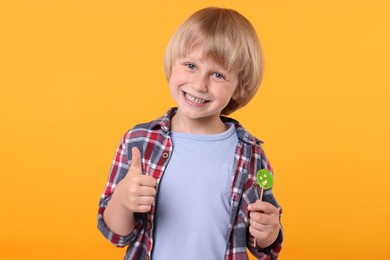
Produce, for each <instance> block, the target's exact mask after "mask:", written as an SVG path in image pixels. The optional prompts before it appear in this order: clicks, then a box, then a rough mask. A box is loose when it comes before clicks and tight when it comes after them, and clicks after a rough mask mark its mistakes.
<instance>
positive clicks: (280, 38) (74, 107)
mask: <svg viewBox="0 0 390 260" xmlns="http://www.w3.org/2000/svg"><path fill="white" fill-rule="evenodd" d="M209 5H216V6H224V7H230V8H234V9H237V10H238V11H239V12H241V13H242V14H244V15H245V16H246V17H247V18H248V19H249V20H251V21H252V23H253V24H254V26H255V27H256V29H257V31H258V34H259V36H260V39H261V42H262V45H263V49H264V53H265V58H266V61H265V64H266V70H265V78H264V81H263V84H262V87H261V90H260V92H259V94H258V95H257V97H256V98H255V99H254V100H253V101H252V102H251V103H250V104H249V105H248V106H247V107H245V108H243V109H242V110H240V111H238V112H236V113H235V114H233V115H232V116H233V117H235V118H237V119H238V120H240V121H241V122H242V123H243V125H244V126H246V127H247V128H248V129H249V130H250V131H251V132H252V133H253V134H255V135H256V136H258V137H259V138H260V139H263V140H264V141H265V144H264V148H265V150H266V153H267V155H268V157H269V159H270V160H271V163H272V165H273V167H274V170H275V182H274V185H275V186H274V192H275V196H276V197H277V199H278V201H279V202H280V203H281V204H282V206H283V209H284V215H283V225H284V228H285V245H284V249H283V251H282V253H281V256H280V259H288V260H294V259H380V260H381V259H383V260H384V259H390V239H389V238H390V225H389V224H388V220H389V219H390V213H389V205H388V203H389V200H390V192H389V190H390V188H389V187H388V186H389V184H390V177H389V176H390V174H389V173H390V166H389V165H390V164H389V159H388V156H389V154H390V151H389V150H390V149H389V147H390V138H389V133H390V118H389V117H390V116H389V115H390V105H389V103H390V102H389V98H390V90H389V89H390V79H389V72H388V70H389V60H390V51H389V50H390V48H389V46H390V35H389V28H390V18H389V15H388V14H389V13H390V3H389V2H388V1H385V0H383V1H381V0H371V1H363V0H354V1H353V0H346V1H336V0H330V1H309V0H307V1H304V0H295V1H249V0H244V1H189V2H186V3H184V2H183V1H178V0H168V1H154V2H152V1H134V2H131V1H48V0H46V1H28V0H20V1H1V2H0V37H1V40H0V88H1V92H0V123H1V127H0V138H1V145H0V147H1V148H0V149H1V150H0V158H1V164H0V173H1V182H0V192H1V194H0V205H1V210H0V212H1V213H0V234H1V236H0V259H122V258H123V255H124V250H123V249H122V250H121V249H117V248H115V247H114V246H112V245H110V244H109V242H107V241H106V240H105V239H104V238H103V236H101V235H100V233H99V231H98V230H97V228H96V214H97V206H98V201H99V197H100V194H101V192H102V191H103V187H104V185H105V182H106V179H107V174H108V170H109V167H110V164H111V160H112V157H113V155H114V152H115V149H116V146H117V144H118V142H119V139H120V138H121V137H122V135H123V134H124V132H125V131H126V130H127V129H129V128H130V127H131V126H133V125H134V124H136V123H140V122H145V121H149V120H152V119H154V118H156V117H158V116H160V115H162V114H163V113H165V112H166V110H167V109H168V108H169V107H171V106H173V105H174V103H173V101H172V99H171V98H170V96H169V91H168V87H167V83H166V82H165V79H164V74H163V66H162V60H163V55H164V50H165V46H166V44H167V42H168V40H169V38H170V36H171V34H172V33H173V32H174V30H175V29H176V27H177V26H178V25H179V23H181V22H182V21H183V20H184V19H185V18H186V17H188V16H189V15H190V14H191V13H193V12H194V11H196V10H198V9H200V8H202V7H206V6H209Z"/></svg>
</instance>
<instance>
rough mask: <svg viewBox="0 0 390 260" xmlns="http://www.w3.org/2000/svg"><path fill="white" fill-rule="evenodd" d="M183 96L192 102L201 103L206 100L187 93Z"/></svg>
mask: <svg viewBox="0 0 390 260" xmlns="http://www.w3.org/2000/svg"><path fill="white" fill-rule="evenodd" d="M185 96H186V98H187V99H188V100H190V101H191V102H193V103H197V104H203V103H205V102H206V100H204V99H198V98H195V97H193V96H191V95H190V94H188V93H186V94H185Z"/></svg>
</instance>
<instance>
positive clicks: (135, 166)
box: [129, 147, 142, 174]
mask: <svg viewBox="0 0 390 260" xmlns="http://www.w3.org/2000/svg"><path fill="white" fill-rule="evenodd" d="M129 172H131V173H132V174H134V173H135V174H142V166H141V153H140V151H139V150H138V148H137V147H133V148H132V149H131V165H130V169H129Z"/></svg>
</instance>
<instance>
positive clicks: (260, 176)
mask: <svg viewBox="0 0 390 260" xmlns="http://www.w3.org/2000/svg"><path fill="white" fill-rule="evenodd" d="M273 182H274V181H273V178H272V174H271V173H270V172H269V171H268V170H266V169H261V170H258V171H257V183H258V184H259V186H260V187H261V188H262V189H261V194H260V200H262V199H263V192H264V189H269V188H271V187H272V184H273Z"/></svg>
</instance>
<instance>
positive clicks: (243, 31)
mask: <svg viewBox="0 0 390 260" xmlns="http://www.w3.org/2000/svg"><path fill="white" fill-rule="evenodd" d="M199 46H201V48H202V49H203V51H204V55H205V56H206V57H208V58H210V59H211V60H213V61H214V62H216V63H217V64H219V65H220V66H222V67H223V68H225V69H226V70H228V71H233V70H236V71H237V72H238V86H237V89H236V92H235V93H234V94H233V98H232V99H231V100H230V102H229V103H228V105H227V106H226V107H225V108H224V109H223V110H222V112H221V113H222V114H224V115H228V114H230V113H232V112H234V111H236V110H237V109H239V108H241V107H243V106H245V105H246V104H247V103H248V102H249V101H250V100H251V99H252V98H253V97H254V96H255V94H256V92H257V90H258V88H259V86H260V83H261V79H262V75H263V58H262V53H261V47H260V42H259V40H258V37H257V34H256V31H255V29H254V28H253V26H252V24H251V23H250V22H249V21H248V20H247V19H246V18H245V17H244V16H242V15H241V14H239V13H238V12H237V11H235V10H232V9H225V8H217V7H209V8H205V9H201V10H199V11H197V12H195V13H194V14H193V15H191V16H190V17H189V18H188V19H187V20H185V21H184V23H183V24H181V25H180V26H179V28H178V29H177V30H176V32H175V33H174V34H173V36H172V38H171V40H170V41H169V43H168V46H167V50H166V53H165V58H164V69H165V76H166V78H167V80H169V79H170V77H171V73H172V66H173V64H174V62H175V61H176V60H177V59H179V58H183V57H185V56H186V55H187V54H188V53H189V51H191V50H192V49H193V48H195V47H199Z"/></svg>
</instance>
